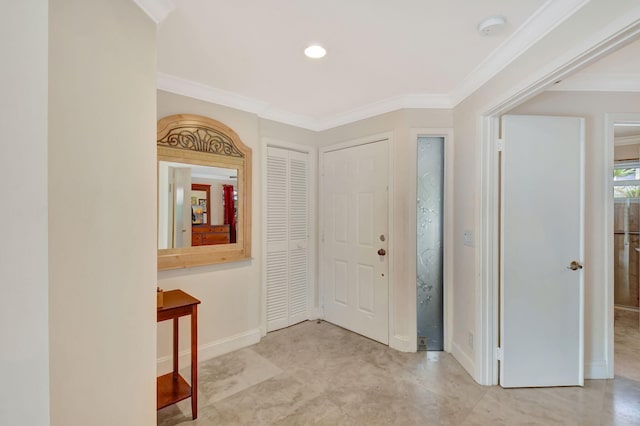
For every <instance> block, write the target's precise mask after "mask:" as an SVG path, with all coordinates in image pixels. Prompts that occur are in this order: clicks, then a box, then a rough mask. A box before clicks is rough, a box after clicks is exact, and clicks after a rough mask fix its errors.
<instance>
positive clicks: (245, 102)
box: [134, 0, 589, 131]
mask: <svg viewBox="0 0 640 426" xmlns="http://www.w3.org/2000/svg"><path fill="white" fill-rule="evenodd" d="M134 1H136V3H138V4H139V5H140V3H142V4H145V5H148V7H151V6H153V5H154V3H155V1H157V0H134ZM161 1H164V2H170V3H171V4H173V0H161ZM588 2H589V0H547V1H546V2H545V3H544V4H543V5H542V6H541V7H540V8H539V9H538V10H537V11H536V12H535V13H534V14H533V15H531V17H529V19H527V21H526V22H525V23H524V24H522V25H521V26H520V27H519V28H518V29H517V30H516V31H515V32H514V33H513V34H512V35H511V36H509V37H508V38H507V39H506V40H505V41H504V42H503V43H501V44H500V46H498V47H497V48H496V49H494V50H493V51H492V52H491V54H489V56H487V58H486V59H485V60H483V61H482V63H480V64H479V65H478V66H477V67H476V68H475V69H474V70H473V71H472V72H471V73H470V74H469V75H468V76H467V77H466V78H465V79H464V80H463V81H462V82H461V83H460V84H459V85H458V86H457V87H455V88H454V89H453V90H452V91H451V92H450V93H414V94H405V95H399V96H393V97H390V98H386V99H380V100H377V101H374V102H371V103H368V104H365V105H361V106H358V107H355V108H352V109H349V110H346V111H342V112H339V113H337V114H333V115H330V116H326V117H321V118H314V117H310V116H305V115H302V114H296V113H293V112H291V111H286V110H283V109H280V108H277V107H275V106H273V105H270V104H269V103H268V102H265V101H262V100H259V99H255V98H251V97H248V96H243V95H240V94H237V93H233V92H230V91H228V90H223V89H217V88H215V87H211V86H207V85H205V84H202V83H198V82H195V81H190V80H188V79H184V78H181V77H177V76H173V75H169V74H166V73H162V72H158V89H160V90H164V91H167V92H172V93H176V94H179V95H184V96H189V97H192V98H195V99H200V100H204V101H207V102H211V103H214V104H219V105H224V106H227V107H230V108H236V109H239V110H242V111H247V112H251V113H254V114H257V115H258V116H259V117H261V118H264V119H267V120H273V121H277V122H280V123H284V124H289V125H292V126H297V127H301V128H304V129H308V130H314V131H323V130H328V129H332V128H334V127H338V126H342V125H345V124H349V123H353V122H356V121H359V120H363V119H366V118H370V117H374V116H377V115H380V114H385V113H388V112H392V111H397V110H401V109H407V108H435V109H451V108H453V107H454V106H455V105H457V104H458V103H460V102H461V101H462V100H463V99H465V98H466V97H467V96H469V95H471V94H472V93H473V92H474V91H475V90H477V89H478V88H479V87H481V86H482V85H483V84H485V83H486V82H487V81H489V80H490V79H491V78H493V77H494V76H495V75H496V74H497V73H498V72H500V71H501V70H503V69H504V68H505V67H506V66H508V65H509V64H510V63H511V62H513V61H514V60H515V59H516V58H518V57H519V56H520V55H521V54H522V53H523V52H525V51H526V50H527V49H529V48H530V47H531V46H532V45H534V44H535V43H536V42H537V41H538V40H540V39H541V38H543V37H544V36H545V35H547V34H548V33H549V32H551V31H552V30H553V29H554V28H556V27H557V26H558V25H560V24H561V23H562V22H564V21H565V20H566V19H568V18H569V17H571V16H572V15H573V14H574V13H575V12H577V11H578V10H579V9H580V8H581V7H582V6H584V5H585V4H586V3H588ZM141 7H143V6H141ZM173 7H175V6H173ZM143 10H145V12H146V11H147V9H145V8H144V7H143ZM171 10H172V9H171ZM150 16H151V15H150ZM164 17H166V15H164V16H162V17H161V18H160V21H161V20H162V19H164ZM153 19H154V20H155V21H156V22H159V21H158V20H156V19H155V18H153Z"/></svg>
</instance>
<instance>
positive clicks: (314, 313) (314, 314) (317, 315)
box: [309, 308, 324, 321]
mask: <svg viewBox="0 0 640 426" xmlns="http://www.w3.org/2000/svg"><path fill="white" fill-rule="evenodd" d="M317 319H324V312H322V309H321V308H313V309H310V310H309V321H313V320H317Z"/></svg>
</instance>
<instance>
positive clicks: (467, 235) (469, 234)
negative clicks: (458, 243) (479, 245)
mask: <svg viewBox="0 0 640 426" xmlns="http://www.w3.org/2000/svg"><path fill="white" fill-rule="evenodd" d="M463 238H464V245H465V246H469V247H474V246H475V240H474V238H473V231H464V235H463Z"/></svg>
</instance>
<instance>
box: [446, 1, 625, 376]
mask: <svg viewBox="0 0 640 426" xmlns="http://www.w3.org/2000/svg"><path fill="white" fill-rule="evenodd" d="M637 8H638V4H637V2H630V1H626V0H592V1H590V2H589V3H588V4H587V5H586V6H584V7H583V8H582V9H581V10H580V11H578V12H577V13H576V14H575V15H574V16H573V17H571V18H569V19H567V20H566V21H564V22H563V23H562V24H561V25H559V26H558V27H557V28H556V29H555V30H554V31H552V32H551V33H549V34H548V35H547V36H545V37H543V38H542V39H541V40H540V41H538V42H537V43H536V44H535V45H533V46H532V47H531V48H530V49H529V50H527V51H526V52H525V53H523V54H522V55H521V56H520V57H519V58H517V59H516V60H514V61H513V62H512V63H511V64H510V65H509V66H508V67H506V68H505V69H503V70H502V71H500V72H498V73H497V74H496V75H495V76H494V77H493V78H492V79H491V80H489V81H488V82H487V83H486V84H484V85H483V86H482V87H480V88H479V89H478V90H476V92H474V93H473V94H472V95H471V96H469V97H468V98H466V99H465V100H464V101H463V102H461V103H460V104H458V105H457V106H456V107H455V108H454V126H455V128H454V131H455V137H456V150H455V166H454V167H455V170H456V183H455V200H454V203H455V206H456V209H455V216H454V228H455V231H454V232H455V241H456V243H455V247H454V259H455V265H454V269H455V271H456V274H455V277H454V278H455V285H454V305H455V318H454V330H453V332H454V333H453V344H454V349H456V348H457V353H456V351H455V350H454V355H456V357H457V358H458V359H459V360H461V362H462V364H463V365H464V366H465V368H466V369H467V370H468V371H469V372H470V373H471V374H472V375H473V377H474V378H475V379H476V380H478V381H480V382H485V383H486V380H485V379H486V378H483V377H481V371H482V369H481V363H483V362H486V361H487V360H485V359H483V354H482V353H481V351H480V350H479V348H480V347H481V345H482V343H483V341H482V335H481V331H482V330H481V314H482V312H481V307H482V306H483V305H485V306H486V304H485V303H484V302H483V301H482V298H481V296H482V295H481V293H480V289H481V281H480V272H481V271H480V268H479V257H478V253H477V248H478V247H480V246H481V245H482V244H485V243H486V241H481V240H479V239H478V238H477V239H476V244H475V248H471V247H467V246H464V245H463V244H462V233H463V232H464V230H465V229H469V230H475V231H476V235H477V236H478V232H477V231H478V230H479V229H478V225H479V217H480V211H479V207H480V196H481V194H480V185H479V182H480V174H479V173H480V169H479V165H480V161H481V158H480V143H481V142H482V135H481V134H480V131H481V128H480V119H481V115H482V114H484V113H486V112H487V111H489V110H490V109H491V108H493V107H495V106H496V105H498V104H499V103H501V102H502V101H503V100H506V99H507V98H509V97H511V96H513V95H515V94H516V93H520V92H524V91H526V89H527V88H528V87H529V86H530V85H531V84H533V83H534V82H535V81H536V79H537V78H541V77H543V76H544V75H545V74H546V73H548V72H551V71H552V70H554V69H556V68H557V67H559V66H561V65H563V64H564V63H566V61H567V60H569V59H570V58H573V57H574V56H576V55H578V54H579V53H581V52H584V51H585V49H586V48H587V46H589V47H590V46H592V45H593V43H595V41H596V40H598V41H599V40H601V39H603V38H604V37H605V35H606V34H610V33H611V31H613V28H614V27H616V28H619V27H620V26H621V25H626V24H621V22H627V21H628V19H629V18H633V17H635V16H637ZM469 332H473V333H474V334H475V344H474V346H473V347H471V346H470V345H469V344H468V340H467V337H468V333H469ZM465 360H466V361H465Z"/></svg>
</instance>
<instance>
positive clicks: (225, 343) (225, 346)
mask: <svg viewBox="0 0 640 426" xmlns="http://www.w3.org/2000/svg"><path fill="white" fill-rule="evenodd" d="M258 342H260V329H259V328H254V329H252V330H249V331H245V332H244V333H239V334H236V335H233V336H230V337H225V338H224V339H219V340H215V341H213V342H209V343H206V344H204V345H199V346H198V363H200V362H202V361H206V360H208V359H211V358H215V357H217V356H220V355H224V354H226V353H229V352H233V351H237V350H238V349H242V348H246V347H247V346H251V345H255V344H256V343H258ZM156 363H157V366H156V368H157V371H158V375H162V374H166V373H169V372H170V371H171V369H172V368H173V360H172V355H167V356H163V357H160V358H158V359H157V360H156ZM178 365H179V366H180V368H185V367H187V366H190V365H191V350H190V349H186V350H183V351H180V352H179V353H178Z"/></svg>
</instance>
